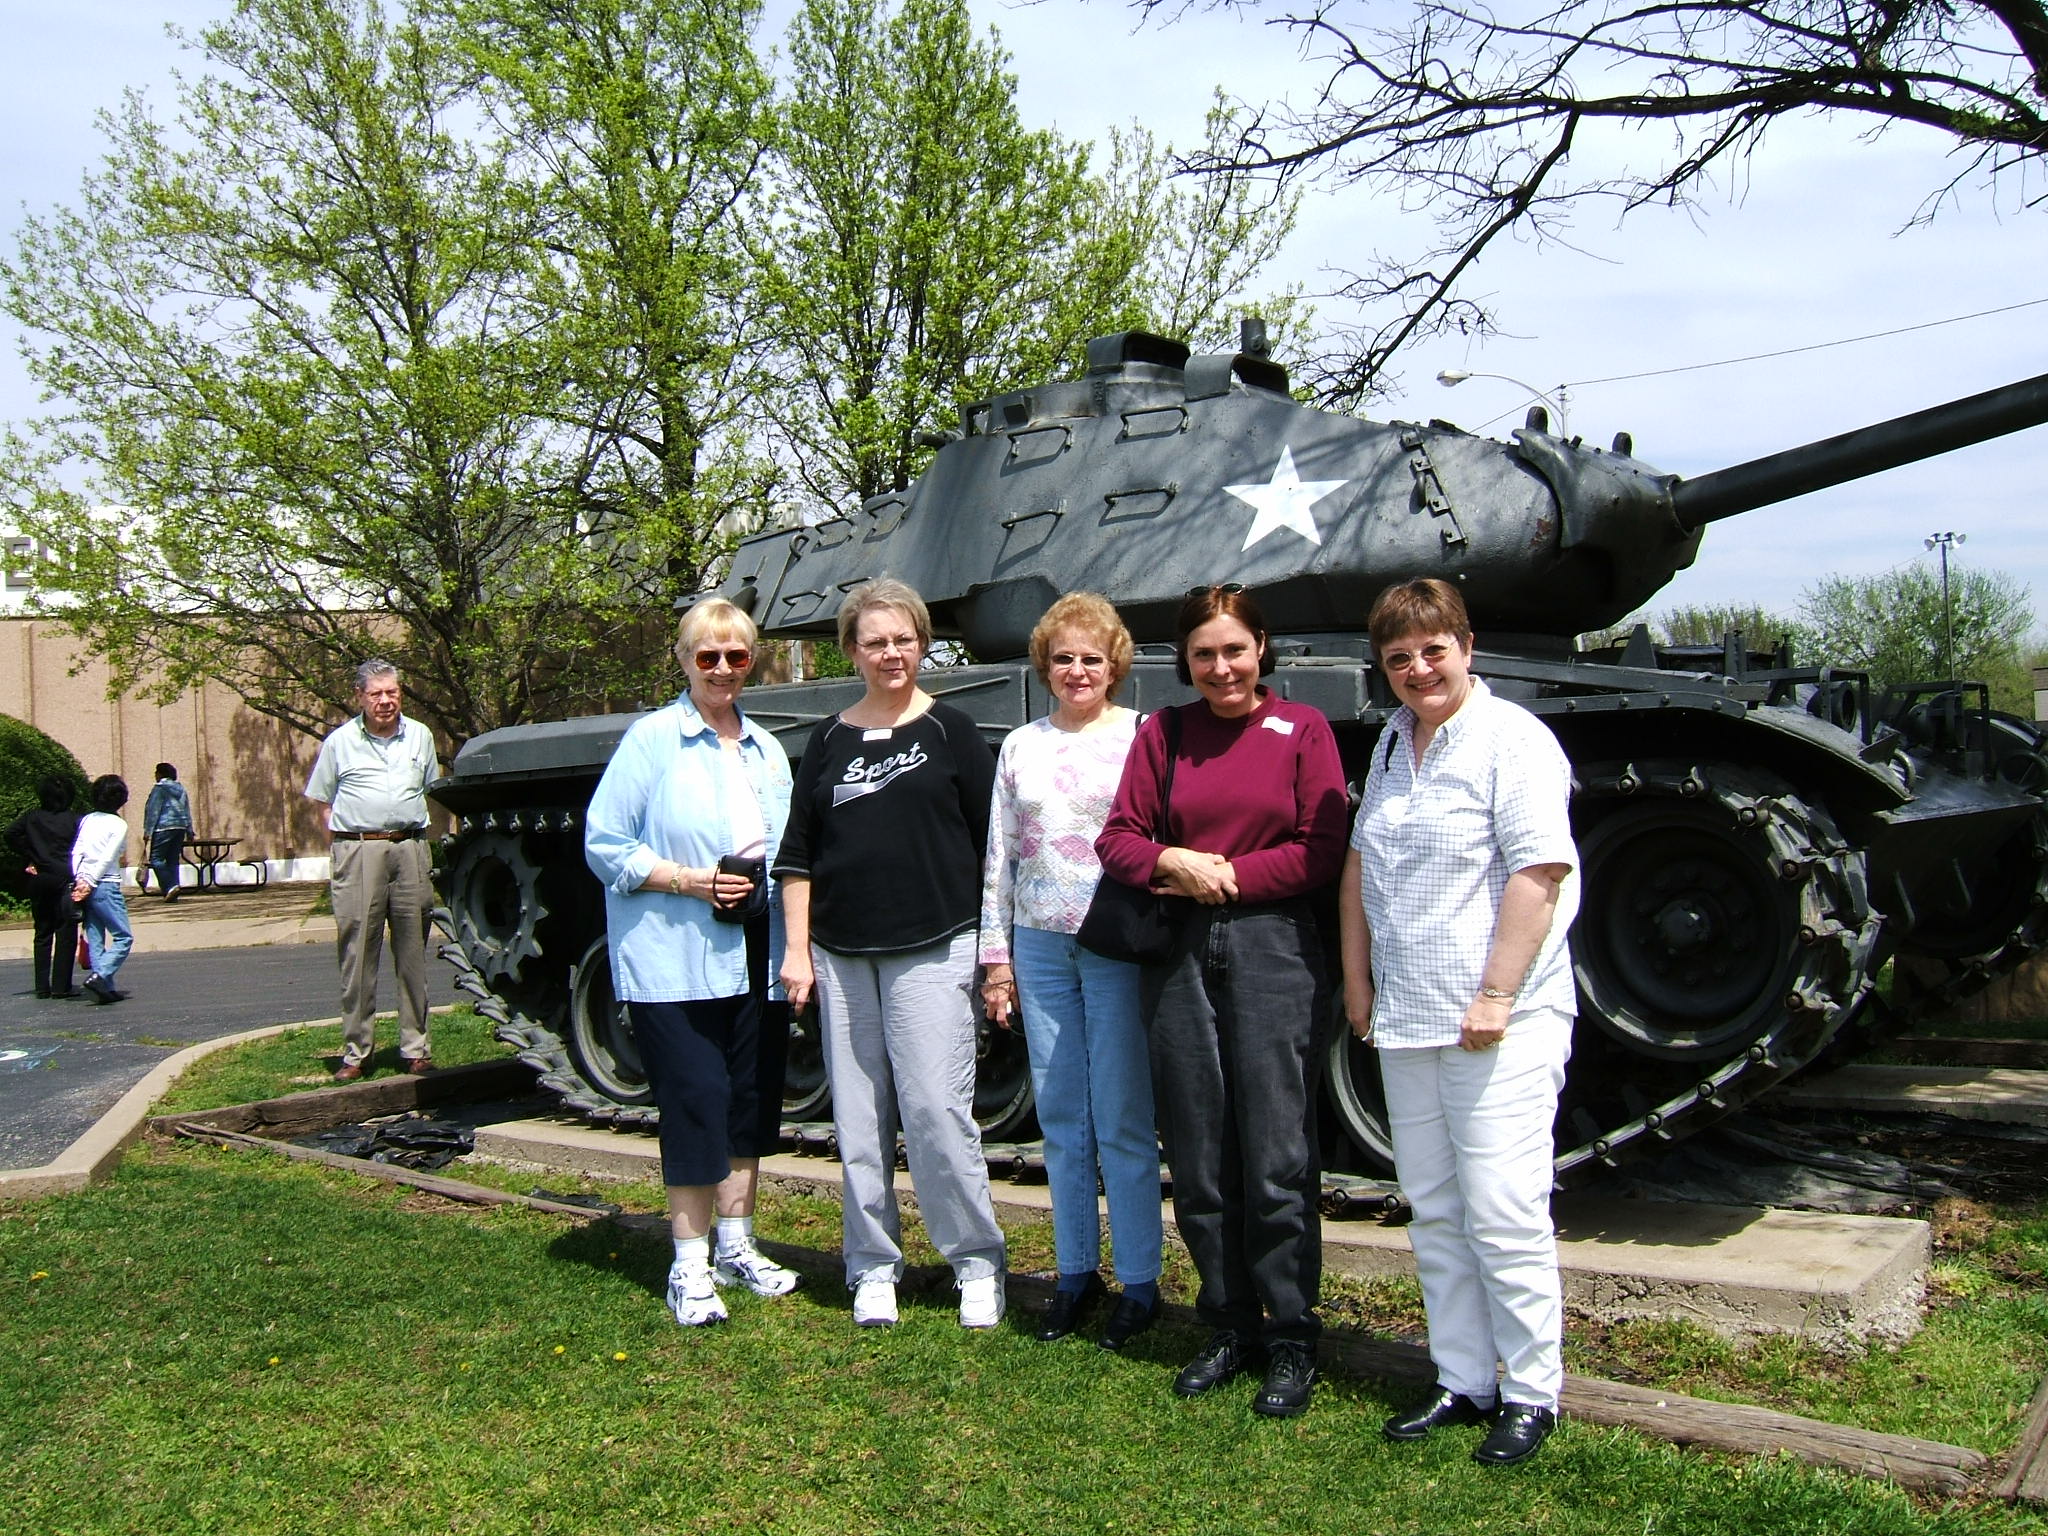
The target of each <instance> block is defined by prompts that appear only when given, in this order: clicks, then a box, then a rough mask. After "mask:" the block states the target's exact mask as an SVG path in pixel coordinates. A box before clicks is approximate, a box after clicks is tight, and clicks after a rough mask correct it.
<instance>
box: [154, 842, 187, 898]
mask: <svg viewBox="0 0 2048 1536" xmlns="http://www.w3.org/2000/svg"><path fill="white" fill-rule="evenodd" d="M191 832H192V829H191V828H190V827H160V828H158V829H157V831H156V832H154V833H153V834H151V836H150V839H149V868H150V873H152V874H154V875H155V876H156V893H157V895H159V896H168V895H170V894H171V892H173V891H175V890H176V889H177V888H178V886H179V884H180V883H181V877H180V876H179V874H178V859H179V855H181V854H182V853H183V852H184V851H185V839H186V838H187V837H189V836H190V835H191Z"/></svg>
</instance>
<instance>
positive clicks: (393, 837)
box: [334, 827, 426, 843]
mask: <svg viewBox="0 0 2048 1536" xmlns="http://www.w3.org/2000/svg"><path fill="white" fill-rule="evenodd" d="M425 833H426V828H425V827H401V828H400V829H399V830H398V831H396V832H337V833H335V834H334V840H335V841H336V842H337V843H407V842H411V841H412V840H413V839H414V838H416V837H421V836H424V835H425Z"/></svg>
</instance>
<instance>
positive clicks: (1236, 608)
mask: <svg viewBox="0 0 2048 1536" xmlns="http://www.w3.org/2000/svg"><path fill="white" fill-rule="evenodd" d="M1211 619H1235V620H1237V622H1238V623H1240V624H1242V625H1243V626H1244V627H1245V628H1246V629H1248V630H1250V631H1251V632H1252V638H1253V639H1254V640H1256V641H1258V642H1259V647H1260V649H1259V676H1261V677H1265V676H1266V675H1267V674H1269V673H1270V672H1271V671H1272V670H1273V647H1272V645H1271V643H1270V642H1269V639H1268V636H1267V634H1266V616H1265V614H1264V613H1262V612H1260V611H1259V600H1258V599H1257V598H1255V597H1253V596H1252V594H1251V591H1250V589H1249V588H1247V587H1243V586H1240V585H1239V584H1238V583H1237V582H1234V581H1226V582H1224V583H1222V584H1221V585H1220V586H1207V587H1196V588H1194V589H1193V590H1192V591H1190V592H1189V593H1188V595H1187V596H1186V597H1185V598H1183V599H1182V600H1181V605H1180V617H1179V618H1178V619H1176V620H1175V621H1174V626H1173V633H1174V646H1173V675H1174V676H1175V677H1177V678H1179V679H1180V680H1181V681H1182V682H1184V683H1188V684H1190V685H1192V684H1193V682H1194V680H1195V675H1194V673H1192V672H1190V671H1189V670H1188V636H1189V635H1192V634H1193V633H1194V632H1195V631H1196V630H1198V629H1200V628H1201V627H1202V626H1203V625H1204V624H1207V623H1208V622H1209V621H1210V620H1211Z"/></svg>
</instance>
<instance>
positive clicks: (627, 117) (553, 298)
mask: <svg viewBox="0 0 2048 1536" xmlns="http://www.w3.org/2000/svg"><path fill="white" fill-rule="evenodd" d="M461 17H462V30H463V34H464V36H465V40H466V41H465V47H466V49H467V52H468V55H469V57H470V58H471V59H473V60H474V62H475V64H476V67H477V70H478V77H479V84H480V90H481V94H482V97H483V99H484V101H485V102H486V103H487V105H488V107H489V109H490V111H491V113H492V118H493V121H494V122H495V123H496V124H497V126H498V129H499V131H500V133H501V134H502V135H503V137H504V139H505V140H506V141H507V142H508V143H509V144H510V145H512V146H513V147H514V152H515V153H516V155H517V156H518V157H519V159H520V163H521V165H522V168H523V169H524V170H525V171H526V173H527V174H528V176H529V177H530V179H531V182H532V184H533V186H534V188H535V197H536V199H537V201H538V204H539V206H540V209H541V211H542V214H543V220H544V231H543V234H542V240H543V243H544V246H545V249H546V250H547V252H548V254H549V256H550V257H551V258H552V261H551V264H550V267H549V272H550V275H551V276H552V278H553V279H554V280H553V282H552V283H551V284H549V285H547V286H545V287H540V288H536V290H535V291H534V294H533V296H532V299H533V303H532V308H531V310H530V313H529V321H530V323H531V324H532V325H533V326H534V327H535V328H536V329H537V330H539V329H550V330H552V331H553V332H554V333H555V335H556V337H557V346H556V353H557V355H559V357H560V358H561V359H562V360H563V368H562V373H561V378H560V384H561V393H560V395H559V397H558V398H557V399H555V400H554V401H553V402H552V403H551V405H550V407H549V412H550V415H551V416H552V418H553V420H554V421H555V422H556V423H557V425H558V426H559V427H560V428H561V429H563V431H564V432H565V433H566V434H567V435H568V436H569V438H570V439H572V440H574V441H576V442H578V443H580V444H581V445H583V453H582V457H581V458H580V460H579V461H578V463H577V464H576V474H575V479H574V487H573V490H574V497H575V499H576V501H577V502H578V504H579V505H580V506H581V507H582V508H583V509H584V510H585V513H586V515H587V516H588V517H590V518H592V519H595V520H598V521H599V522H601V523H603V524H606V525H610V526H616V527H620V528H626V529H631V530H632V531H633V536H634V539H635V541H636V543H637V545H638V547H639V548H640V549H641V550H643V551H644V553H645V555H646V556H647V563H648V573H649V576H650V579H654V578H657V577H658V578H659V579H658V580H656V581H655V585H654V587H653V588H652V589H651V590H650V591H649V593H648V594H647V595H648V596H649V597H651V598H659V599H661V600H663V601H668V600H672V599H674V598H675V597H678V596H681V595H684V594H686V593H689V592H692V591H695V590H697V589H699V588H700V587H701V586H703V585H704V584H705V583H706V581H707V579H708V578H709V577H710V576H711V574H712V572H713V569H714V567H715V565H716V563H717V562H718V560H719V559H720V558H722V556H723V555H724V554H725V553H726V552H727V550H728V548H729V547H730V542H731V540H730V535H731V534H732V533H734V532H737V531H746V530H749V529H751V528H752V527H754V526H756V525H758V524H759V523H760V522H761V521H763V520H764V518H765V515H766V506H767V498H768V493H769V490H770V487H771V484H772V479H771V470H770V466H769V465H768V464H767V463H766V461H765V460H764V459H763V457H762V456H761V455H760V454H759V452H758V451H757V449H756V445H755V444H754V442H753V441H752V439H753V436H754V427H755V420H754V418H755V415H756V414H757V410H758V397H759V394H760V391H761V389H762V387H763V379H762V375H761V373H760V364H761V356H762V348H761V340H762V337H761V330H762V314H763V306H762V304H761V301H760V300H759V298H758V297H757V295H756V288H757V286H758V285H757V282H756V278H757V274H756V272H755V271H754V269H753V266H752V263H751V252H750V251H749V249H748V247H747V243H746V241H745V239H744V238H743V234H744V230H745V227H746V225H747V223H748V222H749V220H750V218H751V216H752V214H753V212H754V211H755V202H756V195H757V184H758V181H759V178H760V174H761V169H762V164H763V159H764V156H765V154H766V151H767V135H768V131H769V121H768V115H767V109H768V95H769V79H768V76H767V73H766V71H765V70H764V69H763V68H762V67H761V64H760V61H759V59H758V58H757V57H756V55H755V52H754V34H755V31H756V29H757V27H758V25H759V20H760V6H759V4H758V0H469V3H467V4H465V5H464V6H463V7H462V8H461Z"/></svg>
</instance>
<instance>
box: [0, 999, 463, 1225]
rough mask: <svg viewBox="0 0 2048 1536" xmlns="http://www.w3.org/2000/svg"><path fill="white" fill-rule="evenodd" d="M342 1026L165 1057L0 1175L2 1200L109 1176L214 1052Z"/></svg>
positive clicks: (251, 1036) (243, 1039)
mask: <svg viewBox="0 0 2048 1536" xmlns="http://www.w3.org/2000/svg"><path fill="white" fill-rule="evenodd" d="M460 1006H462V1005H461V1004H459V1003H454V1004H449V1003H444V1004H442V1005H441V1006H440V1007H438V1008H430V1009H428V1010H427V1012H428V1014H429V1015H430V1016H438V1015H441V1014H445V1013H450V1012H452V1011H453V1010H454V1009H455V1008H458V1007H460ZM378 1017H380V1018H388V1017H389V1015H386V1014H380V1015H378ZM339 1023H341V1015H340V1014H336V1015H335V1016H334V1017H333V1018H331V1019H299V1020H297V1021H295V1022H293V1023H290V1024H266V1025H264V1026H263V1027H262V1028H261V1029H249V1030H244V1031H243V1032H242V1033H241V1034H239V1035H222V1036H221V1037H220V1038H219V1039H218V1040H202V1041H200V1042H199V1044H197V1045H188V1046H187V1047H185V1049H184V1050H182V1051H180V1052H178V1054H177V1055H175V1056H169V1057H166V1058H165V1059H164V1060H162V1061H160V1062H158V1063H157V1064H156V1065H155V1066H153V1067H151V1068H150V1069H149V1071H148V1073H147V1074H145V1075H144V1077H143V1079H142V1081H141V1082H139V1083H137V1084H136V1085H135V1086H134V1087H133V1088H130V1089H129V1090H128V1091H127V1092H126V1093H124V1094H122V1095H121V1097H120V1098H118V1099H116V1100H115V1101H114V1107H113V1108H112V1109H110V1110H108V1111H107V1112H106V1113H105V1114H104V1115H101V1116H100V1117H99V1119H98V1120H97V1121H95V1122H94V1124H93V1127H92V1129H91V1130H89V1131H87V1132H86V1133H85V1134H84V1135H83V1136H81V1137H79V1138H78V1140H76V1141H74V1142H72V1143H71V1145H70V1146H68V1147H66V1148H65V1149H64V1150H63V1151H62V1152H60V1153H58V1154H57V1155H56V1156H55V1157H54V1158H52V1159H51V1160H50V1161H49V1162H47V1163H45V1164H43V1165H42V1167H40V1168H18V1169H14V1170H11V1171H6V1172H0V1200H34V1199H37V1198H39V1197H41V1196H43V1195H63V1194H69V1193H70V1192H71V1191H72V1190H75V1189H83V1188H85V1187H86V1185H88V1184H93V1183H97V1182H98V1181H99V1180H101V1179H103V1178H105V1177H106V1176H107V1175H108V1174H109V1173H111V1172H112V1171H113V1170H114V1166H115V1165H116V1164H117V1163H119V1162H120V1161H121V1154H122V1153H123V1152H125V1151H127V1149H128V1145H129V1143H130V1142H132V1141H134V1140H135V1138H136V1137H138V1136H140V1135H141V1134H142V1132H143V1129H144V1128H145V1127H146V1126H147V1125H148V1124H149V1107H150V1105H152V1104H154V1103H155V1102H156V1101H157V1100H158V1099H160V1098H162V1097H163V1096H164V1093H165V1092H166V1091H167V1090H168V1089H169V1088H170V1086H171V1084H173V1083H175V1082H176V1081H177V1080H178V1079H179V1078H180V1077H182V1076H184V1074H185V1069H186V1068H187V1067H189V1066H191V1065H192V1064H193V1063H194V1062H196V1061H204V1060H205V1059H206V1058H207V1057H208V1056H211V1055H212V1054H213V1053H214V1052H215V1051H224V1050H226V1049H227V1048H228V1047H229V1046H231V1045H246V1044H247V1043H248V1042H249V1041H251V1040H268V1039H269V1038H270V1037H271V1036H273V1035H281V1034H284V1033H285V1032H286V1031H287V1030H293V1029H322V1028H325V1027H326V1026H328V1025H330V1024H339Z"/></svg>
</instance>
